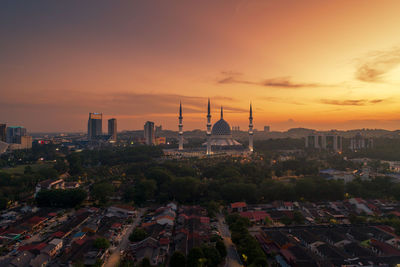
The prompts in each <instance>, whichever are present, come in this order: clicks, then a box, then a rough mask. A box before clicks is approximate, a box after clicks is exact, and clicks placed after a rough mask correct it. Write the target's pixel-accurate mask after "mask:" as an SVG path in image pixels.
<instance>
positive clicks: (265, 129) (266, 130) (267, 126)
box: [264, 125, 271, 133]
mask: <svg viewBox="0 0 400 267" xmlns="http://www.w3.org/2000/svg"><path fill="white" fill-rule="evenodd" d="M270 130H271V128H270V126H269V125H266V126H264V133H269V132H270Z"/></svg>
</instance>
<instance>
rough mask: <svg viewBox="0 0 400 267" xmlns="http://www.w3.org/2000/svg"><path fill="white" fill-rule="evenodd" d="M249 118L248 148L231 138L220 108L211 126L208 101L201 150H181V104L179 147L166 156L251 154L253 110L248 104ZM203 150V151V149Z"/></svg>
mask: <svg viewBox="0 0 400 267" xmlns="http://www.w3.org/2000/svg"><path fill="white" fill-rule="evenodd" d="M249 113H250V116H249V131H248V133H249V146H248V148H245V147H243V145H242V144H241V143H239V142H238V141H236V140H235V139H234V138H233V137H232V131H231V127H230V125H229V123H228V122H227V121H226V120H224V110H223V108H222V107H221V117H220V119H219V120H218V121H217V122H216V123H214V125H212V124H211V108H210V99H208V105H207V125H206V127H207V131H206V142H205V143H203V145H202V147H203V148H198V149H184V148H183V114H182V103H180V104H179V117H178V119H179V126H178V127H179V145H178V149H177V150H176V149H175V150H169V151H166V152H167V154H170V155H172V154H175V155H180V156H201V155H207V156H209V155H215V154H231V155H232V154H235V155H240V154H251V153H252V152H253V110H252V105H251V104H250V112H249ZM204 148H205V149H204Z"/></svg>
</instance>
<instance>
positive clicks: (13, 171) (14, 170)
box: [0, 162, 53, 174]
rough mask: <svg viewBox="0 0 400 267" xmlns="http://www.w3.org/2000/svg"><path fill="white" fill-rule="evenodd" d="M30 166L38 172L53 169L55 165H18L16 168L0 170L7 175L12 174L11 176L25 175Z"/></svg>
mask: <svg viewBox="0 0 400 267" xmlns="http://www.w3.org/2000/svg"><path fill="white" fill-rule="evenodd" d="M28 165H29V166H31V167H32V170H33V171H34V172H37V171H38V170H40V169H43V168H50V167H52V165H53V164H52V163H50V162H49V163H35V164H26V165H18V166H16V167H14V168H3V169H0V170H1V171H4V172H6V173H10V174H23V173H24V170H25V167H26V166H28Z"/></svg>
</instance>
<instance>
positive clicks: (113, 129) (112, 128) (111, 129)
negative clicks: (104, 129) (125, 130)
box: [108, 118, 117, 141]
mask: <svg viewBox="0 0 400 267" xmlns="http://www.w3.org/2000/svg"><path fill="white" fill-rule="evenodd" d="M108 135H111V141H117V119H114V118H112V119H109V120H108Z"/></svg>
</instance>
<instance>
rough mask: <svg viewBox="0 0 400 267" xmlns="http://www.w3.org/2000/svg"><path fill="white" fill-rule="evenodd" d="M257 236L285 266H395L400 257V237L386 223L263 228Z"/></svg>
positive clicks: (266, 250) (268, 250)
mask: <svg viewBox="0 0 400 267" xmlns="http://www.w3.org/2000/svg"><path fill="white" fill-rule="evenodd" d="M256 238H257V240H258V241H259V243H260V245H261V247H262V249H263V250H264V251H265V253H266V254H268V255H271V256H274V257H275V259H276V261H277V263H278V264H279V265H280V266H283V267H289V266H295V267H301V266H307V267H313V266H327V267H330V266H332V267H333V266H344V267H346V266H348V267H350V266H393V264H395V263H398V262H399V261H400V250H399V248H400V247H399V241H400V239H399V237H398V236H397V235H396V234H395V233H394V230H393V229H392V228H391V227H388V226H384V225H368V226H366V225H364V226H357V225H313V226H292V227H273V228H262V230H261V231H260V233H259V234H257V235H256Z"/></svg>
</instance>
